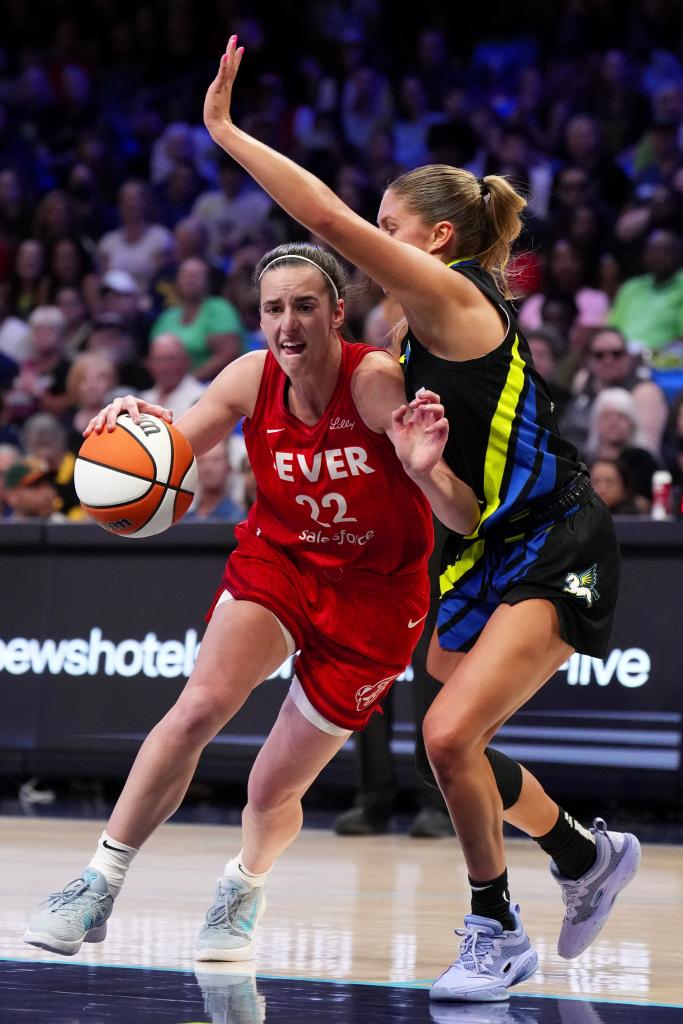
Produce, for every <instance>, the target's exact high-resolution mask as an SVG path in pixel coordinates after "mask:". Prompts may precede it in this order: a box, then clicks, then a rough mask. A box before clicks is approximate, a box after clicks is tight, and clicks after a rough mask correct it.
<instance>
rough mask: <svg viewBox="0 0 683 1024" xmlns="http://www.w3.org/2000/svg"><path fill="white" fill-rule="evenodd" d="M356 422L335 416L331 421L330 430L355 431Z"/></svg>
mask: <svg viewBox="0 0 683 1024" xmlns="http://www.w3.org/2000/svg"><path fill="white" fill-rule="evenodd" d="M355 425H356V421H355V420H345V419H344V417H343V416H333V417H332V419H331V420H330V430H353V428H354V427H355Z"/></svg>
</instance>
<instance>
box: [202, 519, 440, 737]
mask: <svg viewBox="0 0 683 1024" xmlns="http://www.w3.org/2000/svg"><path fill="white" fill-rule="evenodd" d="M235 535H236V536H237V538H238V545H237V548H236V549H235V550H234V551H233V553H232V554H231V555H230V558H229V559H228V562H227V565H226V567H225V573H224V575H223V580H222V582H221V586H220V588H219V590H218V593H217V594H216V599H215V600H214V603H213V605H212V606H211V609H210V610H209V613H208V615H207V618H210V617H211V614H212V613H213V608H214V607H215V604H216V601H217V600H218V598H219V597H220V595H221V594H222V592H223V591H224V590H227V591H228V592H229V593H230V594H231V595H232V597H234V598H235V600H238V601H240V600H242V601H253V602H255V603H256V604H260V605H262V606H263V607H264V608H268V609H269V611H271V612H273V614H274V615H275V616H276V617H277V618H278V619H279V620H280V622H281V623H282V624H283V625H284V626H285V627H286V628H287V629H288V630H289V632H290V633H291V634H292V636H293V637H294V642H295V644H296V646H297V649H298V651H299V654H298V656H297V659H296V662H295V665H294V671H295V674H296V677H297V678H298V680H299V682H300V684H301V687H302V689H303V691H304V693H305V695H306V697H307V698H308V700H309V701H310V703H311V705H312V706H313V708H314V709H315V710H316V711H317V712H318V713H319V714H320V715H322V717H323V718H325V719H326V720H327V721H328V722H331V723H332V724H333V725H336V726H338V727H339V728H340V729H350V730H354V731H356V730H359V729H363V728H364V727H365V726H366V725H367V722H368V720H369V718H370V715H371V714H372V713H373V711H376V710H378V704H379V701H380V700H381V699H382V697H384V695H385V694H386V693H387V692H388V690H389V688H390V687H391V685H392V683H393V682H394V680H395V678H396V676H398V675H400V674H401V673H402V672H403V671H404V669H405V668H406V666H407V665H408V664H409V663H410V659H411V657H412V653H413V650H414V649H415V645H416V644H417V641H418V640H419V639H420V635H421V633H422V629H423V625H424V619H425V617H426V615H427V612H428V611H429V579H428V576H427V564H426V562H425V566H424V569H423V570H420V571H416V572H412V573H406V574H401V575H392V576H382V575H379V574H377V573H371V572H364V571H363V570H359V569H343V570H342V569H336V568H332V569H323V568H321V567H315V568H308V567H302V566H300V565H296V564H295V563H294V562H292V561H291V560H290V559H289V558H288V557H287V556H286V555H285V554H284V553H283V552H282V551H281V550H280V549H278V548H276V547H274V546H273V545H271V544H270V543H269V542H268V541H266V540H264V539H263V538H262V537H256V536H254V534H252V533H250V531H249V530H248V529H247V528H246V527H245V526H242V525H240V526H238V527H237V528H236V530H235Z"/></svg>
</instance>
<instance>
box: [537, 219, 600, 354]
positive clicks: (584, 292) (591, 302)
mask: <svg viewBox="0 0 683 1024" xmlns="http://www.w3.org/2000/svg"><path fill="white" fill-rule="evenodd" d="M586 276H587V274H586V267H585V264H584V261H583V258H582V257H581V254H580V253H579V251H578V250H577V249H576V247H575V246H573V245H572V244H571V242H568V241H567V240H566V239H564V238H561V239H559V240H558V241H557V242H555V243H554V245H553V247H552V249H551V250H550V257H549V260H548V269H547V272H546V274H545V275H544V277H545V281H544V287H543V291H542V292H539V293H538V294H536V295H530V296H529V298H528V299H526V300H525V301H524V303H523V304H522V307H521V309H520V311H519V323H520V326H521V327H522V328H524V330H526V331H528V330H531V329H533V328H536V327H540V325H541V310H542V309H543V303H544V301H545V299H546V298H547V297H548V295H553V296H557V295H569V296H571V297H572V298H573V299H574V301H575V302H576V307H577V310H578V316H577V318H576V321H575V323H574V333H575V334H576V332H578V331H581V329H583V330H584V332H585V329H586V328H588V329H590V328H591V327H597V326H598V325H599V324H602V323H604V321H605V317H606V315H607V311H608V309H609V298H608V297H607V295H605V293H604V292H601V291H599V290H598V289H597V288H590V287H588V285H587V283H586Z"/></svg>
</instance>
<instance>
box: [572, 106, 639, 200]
mask: <svg viewBox="0 0 683 1024" xmlns="http://www.w3.org/2000/svg"><path fill="white" fill-rule="evenodd" d="M564 147H565V152H566V156H567V164H568V165H569V166H570V167H573V168H580V169H581V170H582V171H584V172H585V174H586V175H587V176H588V178H589V180H590V182H591V187H592V189H594V190H595V193H596V195H597V197H598V198H599V199H600V200H601V201H602V202H603V203H604V204H605V205H606V206H609V207H611V208H613V209H620V208H621V207H622V206H623V205H624V203H625V202H626V200H627V199H628V197H629V180H628V178H627V176H626V174H625V173H624V171H623V170H622V169H621V167H619V165H618V164H617V163H616V162H615V161H613V160H612V159H610V157H609V155H608V154H607V153H606V152H605V151H604V148H603V134H602V132H601V131H600V129H599V127H598V123H597V121H596V120H595V119H594V118H592V117H589V116H588V115H587V114H575V115H574V116H573V117H570V119H569V121H568V122H567V125H566V127H565V131H564Z"/></svg>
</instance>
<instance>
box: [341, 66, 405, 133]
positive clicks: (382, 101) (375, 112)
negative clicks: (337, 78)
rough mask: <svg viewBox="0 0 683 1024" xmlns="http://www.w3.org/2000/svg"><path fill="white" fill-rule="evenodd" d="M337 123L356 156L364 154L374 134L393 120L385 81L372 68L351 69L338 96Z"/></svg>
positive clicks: (387, 85) (386, 128) (392, 107)
mask: <svg viewBox="0 0 683 1024" xmlns="http://www.w3.org/2000/svg"><path fill="white" fill-rule="evenodd" d="M340 106H341V121H342V126H343V128H344V134H345V135H346V138H347V140H348V142H349V143H350V144H351V145H352V146H354V147H355V149H356V151H357V152H358V153H364V152H366V151H367V149H368V146H369V145H370V142H371V141H372V138H373V136H374V135H376V134H377V132H382V131H387V130H389V128H390V127H391V123H392V119H393V116H394V101H393V96H392V93H391V88H390V86H389V82H388V80H387V79H386V78H385V77H384V75H383V74H381V73H380V72H379V71H378V70H377V69H376V68H373V67H370V66H367V65H366V66H363V67H358V68H355V69H354V70H353V71H352V72H351V73H350V75H349V76H348V77H347V79H346V81H345V83H344V86H343V88H342V94H341V104H340Z"/></svg>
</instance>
